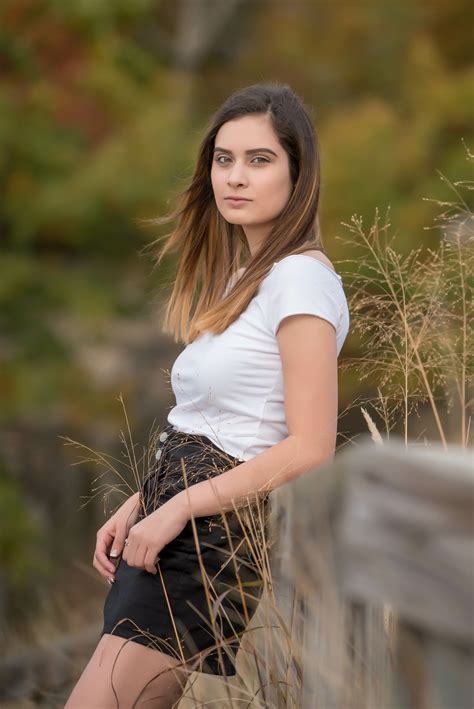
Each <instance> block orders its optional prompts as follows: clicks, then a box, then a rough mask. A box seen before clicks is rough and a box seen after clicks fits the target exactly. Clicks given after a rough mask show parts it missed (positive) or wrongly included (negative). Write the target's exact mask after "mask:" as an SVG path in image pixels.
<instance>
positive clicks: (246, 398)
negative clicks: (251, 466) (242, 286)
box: [168, 254, 350, 460]
mask: <svg viewBox="0 0 474 709" xmlns="http://www.w3.org/2000/svg"><path fill="white" fill-rule="evenodd" d="M231 285H232V283H231V282H229V284H228V285H227V289H226V292H228V289H229V288H230V287H231ZM297 313H309V314H312V315H317V316H319V317H321V318H324V320H328V321H329V322H330V323H331V324H332V325H333V326H334V328H335V330H336V339H337V355H338V356H339V353H340V351H341V348H342V345H343V344H344V340H345V339H346V336H347V333H348V330H349V322H350V319H349V309H348V305H347V300H346V295H345V293H344V288H343V285H342V278H341V276H340V275H339V274H338V273H336V272H335V271H334V270H333V269H332V268H330V267H329V266H327V265H325V264H323V263H322V262H321V261H319V260H317V259H316V258H314V257H313V256H309V255H306V254H291V255H290V256H285V257H284V258H283V259H281V261H278V262H275V263H274V264H273V266H272V268H271V269H270V271H269V272H268V273H267V275H266V276H265V278H264V279H263V280H262V282H261V283H260V286H259V288H258V291H257V293H256V294H255V296H254V297H253V298H252V300H251V301H250V303H249V304H248V306H247V308H246V309H245V310H244V311H243V312H242V313H241V314H240V316H239V317H238V318H237V319H236V320H234V322H233V323H231V324H230V325H229V327H228V328H227V329H226V330H225V331H224V332H222V333H220V334H218V335H214V334H212V333H209V332H203V333H201V334H200V335H199V337H197V338H196V339H195V340H194V341H193V342H191V343H190V344H189V345H187V346H186V347H185V348H184V350H183V351H182V352H181V353H180V354H179V355H178V357H177V358H176V360H175V362H174V364H173V367H172V369H171V386H172V389H173V393H174V395H175V397H176V405H175V406H174V407H173V408H172V409H171V410H170V412H169V414H168V423H170V424H171V425H172V426H173V427H174V428H175V429H177V430H180V431H184V432H185V433H197V434H200V435H203V436H207V437H208V438H209V439H210V440H211V441H213V443H215V445H216V446H218V447H219V448H221V449H222V450H224V451H225V452H226V453H228V454H230V455H232V456H235V457H237V458H239V459H240V460H249V459H250V458H253V457H254V456H256V455H258V454H259V453H261V452H262V451H264V450H265V449H266V448H268V447H269V446H272V445H275V444H276V443H279V442H280V441H281V440H283V439H284V438H285V437H286V436H287V435H288V429H287V425H286V420H285V410H284V396H283V372H282V364H281V358H280V353H279V349H278V341H277V339H276V333H277V329H278V326H279V324H280V322H281V321H282V320H283V318H284V317H286V316H288V315H295V314H297ZM317 365H318V363H317V362H315V363H314V366H315V367H317ZM301 384H302V386H304V382H302V383H301Z"/></svg>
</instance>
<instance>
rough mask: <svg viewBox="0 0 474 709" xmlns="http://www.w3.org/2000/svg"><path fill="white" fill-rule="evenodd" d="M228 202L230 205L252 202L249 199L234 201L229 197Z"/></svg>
mask: <svg viewBox="0 0 474 709" xmlns="http://www.w3.org/2000/svg"><path fill="white" fill-rule="evenodd" d="M225 201H226V202H229V204H233V205H237V204H247V202H250V200H249V199H232V198H231V197H227V198H226V200H225Z"/></svg>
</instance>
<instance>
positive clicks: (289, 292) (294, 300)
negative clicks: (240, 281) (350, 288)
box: [266, 254, 345, 336]
mask: <svg viewBox="0 0 474 709" xmlns="http://www.w3.org/2000/svg"><path fill="white" fill-rule="evenodd" d="M266 290H267V299H266V302H267V312H266V319H267V323H268V325H269V327H270V329H271V332H272V333H273V335H274V336H276V334H277V331H278V327H279V325H280V323H281V321H282V320H283V319H284V318H286V317H288V316H289V315H297V314H300V313H301V314H309V315H317V316H318V317H320V318H323V319H324V320H327V321H328V322H330V323H331V325H332V326H333V327H334V329H335V331H336V334H337V333H338V327H339V322H340V320H341V315H342V309H343V304H344V299H345V294H344V289H343V287H342V283H341V280H340V276H339V275H338V274H337V273H336V272H333V271H332V270H331V269H330V268H329V266H324V265H323V264H321V263H320V262H318V261H317V260H316V259H315V258H313V257H311V256H303V257H302V258H301V257H298V255H296V254H295V255H292V256H288V257H286V258H285V259H282V260H281V261H279V262H278V263H276V264H275V265H274V267H273V271H272V272H271V273H270V276H269V278H268V279H267V283H266Z"/></svg>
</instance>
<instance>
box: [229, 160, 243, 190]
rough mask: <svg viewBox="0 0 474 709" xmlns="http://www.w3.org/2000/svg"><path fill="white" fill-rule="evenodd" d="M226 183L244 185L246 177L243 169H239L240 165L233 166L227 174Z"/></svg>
mask: <svg viewBox="0 0 474 709" xmlns="http://www.w3.org/2000/svg"><path fill="white" fill-rule="evenodd" d="M228 182H229V185H235V184H245V182H246V176H245V168H243V167H241V166H240V165H237V164H236V165H234V166H233V167H232V168H231V169H230V172H229V174H228Z"/></svg>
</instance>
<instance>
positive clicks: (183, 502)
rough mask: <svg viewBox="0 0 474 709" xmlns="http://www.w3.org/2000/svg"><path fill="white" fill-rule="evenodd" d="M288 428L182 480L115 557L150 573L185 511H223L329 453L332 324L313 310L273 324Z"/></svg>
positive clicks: (333, 391) (333, 396)
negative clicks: (214, 471) (241, 455)
mask: <svg viewBox="0 0 474 709" xmlns="http://www.w3.org/2000/svg"><path fill="white" fill-rule="evenodd" d="M277 340H278V346H279V350H280V356H281V360H282V369H283V379H284V390H285V415H286V422H287V426H288V433H289V435H288V436H287V437H286V438H285V439H284V440H283V441H281V442H280V443H277V444H275V445H274V446H271V447H270V448H268V449H267V450H265V451H263V453H259V454H258V455H256V456H255V457H254V458H251V459H250V460H247V461H246V462H245V463H241V464H240V465H237V466H236V467H235V468H231V469H230V470H226V471H225V472H224V473H221V474H220V475H216V476H215V477H213V478H210V479H208V480H203V481H201V482H199V483H195V484H194V485H191V486H189V487H188V488H187V489H185V490H182V491H181V492H179V493H177V494H176V495H174V496H173V497H172V498H171V499H170V500H168V501H167V502H165V504H163V505H161V506H160V507H159V508H158V509H157V510H155V512H152V513H151V514H149V515H148V516H147V517H146V518H145V519H142V520H141V521H140V522H138V523H137V524H135V525H134V526H133V527H132V528H131V529H130V531H129V535H128V536H129V540H128V541H129V544H128V546H125V548H124V552H123V555H122V558H123V560H124V561H125V562H126V563H127V564H128V565H129V566H136V567H139V568H145V569H146V570H147V571H149V572H150V573H153V574H156V572H157V570H156V559H157V555H158V554H159V553H160V552H161V550H162V549H163V547H164V546H165V545H166V544H168V543H169V542H170V541H172V540H173V539H174V538H175V537H176V536H178V534H179V533H180V532H181V531H182V530H183V529H184V527H185V526H186V524H187V523H188V521H189V520H190V519H191V518H192V517H207V516H211V515H217V514H219V513H220V512H226V511H231V510H233V509H234V507H235V508H239V507H241V506H244V505H246V504H247V503H248V502H252V501H253V500H254V499H255V495H258V494H259V493H263V492H266V491H269V490H272V489H274V488H276V487H279V486H280V485H283V484H284V483H286V482H288V481H289V480H293V479H294V478H297V477H298V476H300V475H303V474H304V473H305V472H306V471H308V470H309V469H312V468H314V467H316V466H317V465H320V464H322V463H325V462H327V461H331V460H332V459H333V457H334V451H335V441H336V433H337V410H338V401H337V398H338V397H337V356H336V334H335V329H334V327H333V326H332V325H331V324H330V323H329V322H328V321H327V320H324V319H322V318H319V317H315V316H314V315H302V314H297V315H291V316H288V317H285V318H284V319H283V320H282V323H281V325H280V327H279V329H278V332H277Z"/></svg>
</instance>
